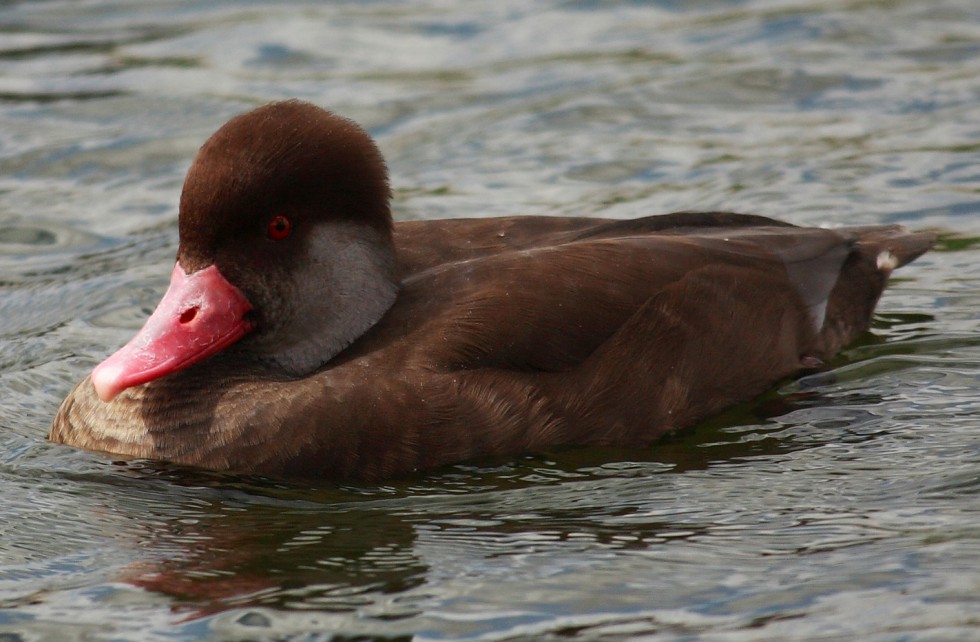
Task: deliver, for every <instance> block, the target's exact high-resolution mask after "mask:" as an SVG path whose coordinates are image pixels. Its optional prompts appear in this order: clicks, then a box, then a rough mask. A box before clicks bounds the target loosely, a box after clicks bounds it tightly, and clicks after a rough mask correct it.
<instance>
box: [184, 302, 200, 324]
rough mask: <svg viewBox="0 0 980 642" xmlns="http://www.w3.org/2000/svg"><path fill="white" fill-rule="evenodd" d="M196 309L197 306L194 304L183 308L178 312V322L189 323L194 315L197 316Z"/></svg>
mask: <svg viewBox="0 0 980 642" xmlns="http://www.w3.org/2000/svg"><path fill="white" fill-rule="evenodd" d="M198 309H199V308H198V307H197V306H196V305H195V306H194V307H193V308H187V309H186V310H184V311H183V312H181V313H180V322H181V323H190V322H191V321H193V320H194V317H196V316H197V311H198Z"/></svg>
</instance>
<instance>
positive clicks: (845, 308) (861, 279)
mask: <svg viewBox="0 0 980 642" xmlns="http://www.w3.org/2000/svg"><path fill="white" fill-rule="evenodd" d="M835 231H837V232H840V233H842V234H845V235H846V236H848V237H850V239H851V252H850V253H849V255H848V256H847V258H846V259H845V261H844V264H843V266H841V269H840V276H839V277H838V279H837V283H836V284H835V285H834V288H833V290H831V292H830V296H829V297H828V299H827V308H826V309H827V313H826V317H825V321H824V324H823V327H822V329H821V330H820V336H821V340H822V341H821V343H822V344H823V345H822V346H821V348H822V349H821V352H822V353H823V355H824V356H831V355H833V354H836V353H837V352H838V351H839V350H840V349H841V348H842V347H843V346H845V345H846V344H848V343H850V342H851V341H853V340H854V339H855V338H856V337H857V336H858V335H859V334H860V333H861V332H864V331H865V330H867V329H868V326H869V325H870V324H871V317H872V313H873V312H874V308H875V305H876V304H877V303H878V298H879V297H880V296H881V292H882V290H884V288H885V284H886V283H887V282H888V277H889V276H890V275H891V273H892V272H893V271H894V270H896V269H897V268H900V267H902V266H903V265H905V264H907V263H910V262H912V261H914V260H915V259H916V258H918V257H919V256H921V255H922V254H924V253H925V252H927V251H928V250H929V248H931V247H932V245H933V243H934V242H935V240H936V237H935V235H934V234H932V233H931V232H909V231H908V230H906V229H905V228H904V227H902V226H900V225H889V226H881V225H874V226H866V227H846V228H841V229H838V230H835Z"/></svg>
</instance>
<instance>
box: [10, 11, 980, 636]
mask: <svg viewBox="0 0 980 642" xmlns="http://www.w3.org/2000/svg"><path fill="white" fill-rule="evenodd" d="M975 18H976V15H975V9H974V7H973V6H972V4H971V2H969V1H968V0H941V1H939V2H917V1H914V0H913V1H910V2H903V3H878V2H851V3H836V4H827V3H814V2H808V1H807V0H787V1H785V2H776V3H773V2H762V1H761V0H759V1H755V0H749V1H738V2H734V1H733V2H729V1H725V0H717V1H706V2H673V1H666V0H665V1H660V2H651V3H632V2H615V1H614V2H548V3H536V4H534V5H533V6H532V5H530V4H528V3H522V2H516V0H515V1H514V2H510V1H506V2H498V3H491V4H486V3H484V4H474V3H461V2H448V3H428V2H411V3H386V2H372V3H360V2H342V3H326V4H325V3H291V4H289V6H284V5H282V4H281V3H267V2H242V1H240V0H238V1H236V0H224V1H222V2H216V3H192V2H184V1H182V0H178V1H174V2H155V1H154V2H129V1H126V0H123V1H120V2H116V3H110V4H105V3H58V2H43V3H42V2H13V3H7V4H4V5H2V6H0V379H2V386H3V390H4V395H3V396H2V400H0V426H2V430H0V638H3V639H10V640H28V639H64V636H65V635H66V633H65V632H66V631H71V633H72V634H73V635H75V636H76V637H77V638H78V639H139V640H163V639H167V640H173V639H175V638H176V639H186V640H197V639H311V638H312V636H315V635H317V634H318V635H319V638H317V639H337V640H342V639H343V640H350V639H387V640H396V639H397V640H408V639H475V638H481V639H497V640H518V639H529V638H530V639H540V640H558V639H563V640H565V639H583V640H585V639H589V640H591V639H605V640H617V639H633V638H638V637H643V636H646V638H645V639H677V638H685V637H687V638H693V637H699V636H700V637H706V638H722V637H724V638H731V639H746V640H748V639H760V638H767V639H813V638H815V637H820V636H824V637H827V636H832V637H835V638H839V639H868V638H871V637H878V638H883V639H884V638H887V639H891V638H896V639H897V638H914V637H917V636H921V637H923V638H933V639H956V638H960V639H968V638H970V637H971V636H974V635H975V628H974V627H975V626H976V619H975V618H976V616H975V613H976V611H977V609H976V606H977V605H976V601H975V597H973V596H974V595H975V594H976V593H977V590H976V588H977V587H978V575H977V572H976V560H977V558H978V555H980V540H978V537H977V533H978V532H980V528H978V527H980V515H978V512H977V510H976V501H975V497H976V494H977V492H980V484H978V479H980V475H978V465H980V461H978V459H977V452H978V434H980V433H978V422H977V420H976V417H977V416H978V414H980V395H978V393H977V390H978V389H980V386H978V383H980V381H978V380H980V339H978V336H980V335H978V332H977V330H978V314H977V310H978V309H980V268H978V266H980V262H978V261H977V257H976V252H977V247H978V242H977V239H980V198H978V197H977V185H978V181H980V145H978V144H977V143H976V140H977V132H980V113H978V111H977V109H976V101H977V95H978V92H980V68H978V67H977V65H976V64H975V60H976V57H977V54H978V53H980V45H978V43H980V32H978V28H977V23H976V19H975ZM287 96H297V97H301V98H305V99H308V100H312V101H314V102H318V103H320V104H322V105H324V106H328V107H332V108H334V109H336V110H337V111H339V112H341V113H343V114H345V115H348V116H351V117H353V118H355V119H357V120H359V121H361V122H362V123H364V124H365V125H366V126H367V127H368V128H369V129H370V131H371V132H372V133H373V134H374V135H375V136H376V137H377V139H378V142H379V144H380V146H381V148H382V151H383V152H384V153H385V155H386V157H387V158H388V161H389V165H390V168H391V171H392V181H393V187H394V190H395V204H394V205H395V211H396V215H397V216H398V217H399V218H401V219H410V218H436V217H441V216H487V215H496V214H519V213H529V214H578V215H586V214H587V215H598V216H606V217H627V216H634V215H641V214H649V213H655V212H666V211H670V210H679V209H736V210H743V211H753V212H758V213H762V214H769V215H775V216H779V217H783V218H786V219H787V220H789V221H791V222H795V223H800V224H813V225H821V224H827V225H839V224H848V223H875V222H896V223H902V224H905V225H909V226H912V227H921V228H932V229H936V230H938V231H939V232H940V234H941V236H940V242H939V243H938V245H937V248H936V250H935V251H934V252H933V253H931V254H929V255H927V256H925V257H923V258H922V259H921V260H920V261H917V262H916V263H915V264H914V265H913V266H911V267H910V268H909V269H907V270H903V271H902V272H900V273H899V274H898V275H897V277H898V278H896V279H895V280H894V283H893V286H892V287H891V288H890V290H889V291H888V292H886V294H885V296H884V298H883V300H882V302H881V306H880V308H879V314H878V316H877V318H876V320H875V323H874V326H873V328H872V332H870V333H868V334H866V335H865V336H864V337H863V338H862V339H861V340H860V341H859V342H857V343H856V344H855V345H853V346H850V347H849V348H848V349H847V350H845V352H844V353H843V354H842V355H841V356H840V357H839V358H838V359H836V360H835V361H834V362H832V363H830V364H828V368H826V369H825V370H823V371H820V372H813V373H808V374H807V375H805V376H803V377H801V378H799V379H798V380H796V381H791V382H786V383H785V384H784V385H783V386H782V387H780V388H779V389H778V390H774V391H771V392H770V393H768V394H767V395H764V396H763V397H761V398H760V399H756V400H753V401H751V402H749V403H746V404H744V405H742V406H740V407H738V408H734V409H732V410H730V411H728V412H726V413H725V414H724V415H722V416H720V417H716V418H713V419H712V420H710V421H708V422H706V423H705V424H704V425H702V426H700V427H699V428H698V429H696V430H693V431H689V432H686V433H683V434H680V435H675V436H673V437H671V438H669V439H667V440H665V441H663V442H662V443H660V444H658V445H656V446H655V447H653V448H650V449H648V450H644V451H639V452H638V451H632V450H615V449H590V450H572V451H561V452H551V453H538V454H535V455H531V456H528V457H523V458H518V459H515V460H508V459H504V460H495V461H481V462H473V463H470V464H467V465H461V466H456V467H452V468H449V469H447V470H443V471H436V472H434V473H430V474H426V475H420V476H417V477H414V478H409V479H403V480H396V481H393V482H391V483H388V484H384V485H376V486H343V487H337V486H327V485H302V484H297V483H295V482H293V483H289V484H285V483H281V482H279V481H276V480H269V479H257V478H243V477H236V476H229V475H216V474H208V473H201V472H199V471H189V470H186V469H181V468H179V467H174V466H167V465H159V464H151V463H146V462H116V461H112V460H111V459H109V458H106V457H103V456H99V455H96V454H92V453H85V452H79V451H75V450H71V449H67V448H61V447H55V446H53V445H51V444H48V443H47V442H46V441H45V440H44V435H45V434H46V431H47V426H48V423H49V422H50V419H51V416H52V415H53V414H54V412H55V409H56V408H57V406H58V404H59V403H60V401H61V399H62V398H63V397H64V395H65V393H66V392H67V391H68V389H69V388H70V387H71V386H72V385H73V384H74V382H76V381H77V380H78V379H79V378H81V377H82V376H83V375H84V373H85V372H87V371H88V370H89V369H90V368H91V367H92V366H93V365H94V364H95V363H97V362H98V361H99V360H100V359H101V358H103V357H104V356H105V355H106V354H108V353H109V352H111V351H112V350H113V349H115V348H116V347H118V346H119V345H121V344H122V343H124V342H125V341H126V340H127V339H128V338H129V336H130V335H131V333H132V330H133V329H134V328H136V327H138V326H139V325H141V323H142V321H143V319H144V318H145V317H146V315H147V314H148V312H149V310H150V308H152V306H153V305H154V304H155V303H156V301H157V300H158V299H159V297H160V294H161V292H162V291H163V289H164V288H165V286H166V278H167V275H168V274H169V271H170V268H171V267H172V261H173V257H174V252H175V250H176V222H175V218H174V212H175V208H176V204H177V199H178V196H179V191H180V185H181V182H182V179H183V174H184V172H185V171H186V168H187V166H188V164H189V162H190V159H191V158H192V156H193V154H194V152H195V150H196V149H197V147H198V146H199V145H200V144H201V142H202V141H203V140H204V139H205V138H206V137H207V136H208V135H209V134H210V133H211V132H212V131H213V130H214V129H215V128H216V127H217V126H218V125H220V124H221V123H222V122H223V121H224V120H226V119H227V118H229V117H230V116H232V115H234V114H236V113H239V112H241V111H244V110H247V109H249V108H251V107H253V106H255V105H257V104H260V103H262V102H265V101H268V100H273V99H278V98H283V97H287ZM334 634H336V637H333V636H334ZM290 636H293V637H292V638H290ZM358 636H360V637H358Z"/></svg>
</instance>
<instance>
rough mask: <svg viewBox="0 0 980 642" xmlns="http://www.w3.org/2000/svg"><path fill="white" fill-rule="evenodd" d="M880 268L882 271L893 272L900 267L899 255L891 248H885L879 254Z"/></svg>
mask: <svg viewBox="0 0 980 642" xmlns="http://www.w3.org/2000/svg"><path fill="white" fill-rule="evenodd" d="M877 263H878V269H879V270H881V271H882V272H891V271H892V270H894V269H895V268H897V267H898V257H897V256H895V255H894V254H892V253H891V251H890V250H884V251H882V252H881V253H880V254H878V261H877Z"/></svg>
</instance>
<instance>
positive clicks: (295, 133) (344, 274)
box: [92, 100, 398, 401]
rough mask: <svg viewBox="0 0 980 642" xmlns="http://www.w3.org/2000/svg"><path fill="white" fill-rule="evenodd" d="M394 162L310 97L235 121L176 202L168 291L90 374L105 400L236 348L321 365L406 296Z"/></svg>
mask: <svg viewBox="0 0 980 642" xmlns="http://www.w3.org/2000/svg"><path fill="white" fill-rule="evenodd" d="M389 199H390V189H389V187H388V175H387V170H386V168H385V164H384V160H383V158H382V156H381V153H380V152H379V151H378V148H377V147H376V146H375V144H374V142H373V141H372V140H371V138H370V136H368V135H367V133H366V132H365V131H364V130H363V129H361V128H360V127H359V126H358V125H357V124H355V123H353V122H352V121H350V120H347V119H345V118H342V117H340V116H337V115H335V114H333V113H331V112H328V111H326V110H323V109H321V108H319V107H316V106H315V105H311V104H309V103H305V102H301V101H295V100H290V101H285V102H277V103H272V104H269V105H265V106H263V107H260V108H258V109H256V110H254V111H251V112H248V113H246V114H243V115H240V116H237V117H235V118H233V119H231V120H230V121H228V123H226V124H225V125H224V126H223V127H221V129H219V130H218V131H217V132H216V133H215V134H214V135H213V136H211V138H210V139H208V141H207V142H206V143H205V144H204V145H203V146H202V147H201V149H200V151H199V152H198V153H197V156H196V158H195V159H194V162H193V164H192V165H191V168H190V170H189V172H188V174H187V178H186V180H185V182H184V189H183V192H182V194H181V198H180V219H179V230H180V246H179V249H178V251H177V264H176V265H175V266H174V269H173V273H172V275H171V282H170V288H169V289H168V290H167V293H166V294H165V295H164V297H163V300H162V301H160V303H159V305H158V306H157V308H156V310H155V311H154V312H153V314H152V315H151V316H150V318H149V319H148V320H147V322H146V325H144V326H143V328H142V329H141V330H140V331H139V333H138V334H137V335H136V336H135V337H134V338H133V339H132V340H131V341H130V342H129V343H128V344H127V345H126V346H125V347H123V348H122V349H120V350H119V351H118V352H117V353H115V354H114V355H112V356H111V357H109V358H108V359H107V360H105V361H104V362H103V363H102V364H100V365H99V366H98V367H97V368H96V369H95V370H94V371H93V373H92V383H93V384H94V386H95V389H96V392H97V393H98V395H99V397H100V398H101V399H102V400H103V401H109V400H111V399H113V398H114V397H115V396H116V395H117V394H119V393H120V392H121V391H123V390H125V389H126V388H129V387H132V386H136V385H140V384H143V383H147V382H150V381H153V380H154V379H158V378H160V377H164V376H166V375H168V374H172V373H174V372H177V371H178V370H182V369H183V368H186V367H188V366H191V365H193V364H195V363H197V362H199V361H201V360H203V359H206V358H207V357H210V356H212V355H214V354H216V353H218V352H220V351H222V350H225V349H229V348H230V347H231V346H234V348H233V349H234V350H236V351H241V352H242V353H244V354H246V355H247V356H248V357H250V358H253V359H254V360H255V361H257V362H261V363H264V364H267V365H268V366H269V367H271V368H275V369H277V370H278V371H279V372H281V373H282V374H284V375H289V376H301V375H304V374H307V373H309V372H312V371H314V370H316V369H317V368H318V367H320V366H322V365H323V364H324V363H326V362H327V361H329V360H330V359H331V358H332V357H333V356H334V355H336V354H337V353H338V352H340V351H341V350H343V349H344V348H345V347H346V346H347V345H349V344H350V343H351V342H353V341H354V340H355V339H357V337H359V336H360V335H361V334H363V333H364V332H365V331H366V330H367V329H368V328H370V327H371V326H372V325H374V324H375V323H376V322H377V321H378V319H380V318H381V317H382V316H383V315H384V313H385V311H387V310H388V308H389V307H390V306H391V305H392V303H393V302H394V300H395V297H396V296H397V290H398V280H397V276H396V269H395V256H394V247H393V244H392V238H391V234H392V222H391V212H390V208H389Z"/></svg>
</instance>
